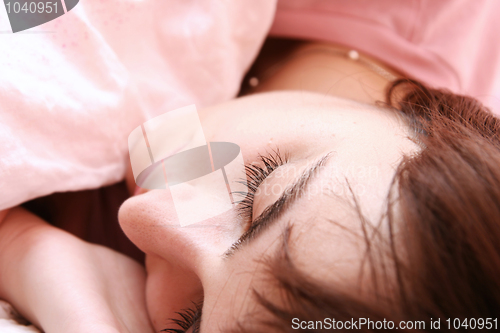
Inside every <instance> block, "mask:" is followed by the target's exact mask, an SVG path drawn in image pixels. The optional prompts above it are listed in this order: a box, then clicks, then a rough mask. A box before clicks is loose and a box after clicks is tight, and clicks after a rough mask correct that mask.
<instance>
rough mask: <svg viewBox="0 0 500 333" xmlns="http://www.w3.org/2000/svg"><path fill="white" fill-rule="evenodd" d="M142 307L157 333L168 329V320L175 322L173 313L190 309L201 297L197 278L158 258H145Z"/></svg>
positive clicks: (201, 289) (200, 286) (169, 322)
mask: <svg viewBox="0 0 500 333" xmlns="http://www.w3.org/2000/svg"><path fill="white" fill-rule="evenodd" d="M146 267H147V271H148V278H147V282H146V303H147V307H148V312H149V315H150V318H151V320H152V322H153V326H154V328H155V330H156V331H157V332H158V331H160V330H162V329H165V328H171V327H174V326H175V325H172V322H171V321H170V320H169V318H178V317H179V316H178V315H177V314H176V312H179V311H181V310H183V309H188V308H192V307H193V303H192V302H198V301H200V300H201V298H202V297H203V288H202V285H201V282H200V280H199V279H198V277H197V275H196V274H194V273H193V272H191V271H187V270H183V269H181V268H179V267H176V266H173V265H171V264H170V263H168V262H166V261H165V260H163V259H161V258H160V257H156V256H147V257H146Z"/></svg>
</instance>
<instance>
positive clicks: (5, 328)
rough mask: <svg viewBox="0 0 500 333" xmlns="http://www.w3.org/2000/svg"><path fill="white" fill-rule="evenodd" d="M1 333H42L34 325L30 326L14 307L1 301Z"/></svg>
mask: <svg viewBox="0 0 500 333" xmlns="http://www.w3.org/2000/svg"><path fill="white" fill-rule="evenodd" d="M0 332H1V333H40V331H39V330H38V329H37V328H36V327H35V326H33V325H29V323H27V322H26V321H25V320H24V319H22V318H21V317H20V316H19V314H18V313H17V312H16V311H15V310H14V309H13V308H12V306H11V305H10V304H8V303H6V302H4V301H2V300H0Z"/></svg>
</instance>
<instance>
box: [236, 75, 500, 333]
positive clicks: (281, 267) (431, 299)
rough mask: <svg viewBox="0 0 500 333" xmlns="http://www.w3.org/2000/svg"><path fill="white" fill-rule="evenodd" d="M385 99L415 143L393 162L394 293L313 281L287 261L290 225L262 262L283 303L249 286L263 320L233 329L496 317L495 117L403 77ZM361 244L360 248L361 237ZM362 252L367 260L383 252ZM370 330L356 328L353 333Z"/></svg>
mask: <svg viewBox="0 0 500 333" xmlns="http://www.w3.org/2000/svg"><path fill="white" fill-rule="evenodd" d="M400 96H402V97H400ZM387 101H388V102H387V104H388V106H389V107H392V108H394V109H397V110H398V112H400V113H401V114H402V115H403V116H404V117H405V118H406V120H407V122H408V125H409V126H410V127H411V128H412V129H413V130H414V132H415V133H417V134H416V140H417V141H418V142H419V144H420V145H421V146H422V150H421V151H420V152H419V153H418V154H416V155H414V156H411V157H405V158H404V160H403V162H402V163H401V164H400V165H399V167H398V169H397V172H396V175H395V177H394V180H393V183H392V186H391V193H390V194H389V196H388V206H387V224H386V225H385V226H386V227H387V228H388V231H389V240H388V242H387V241H386V242H385V244H386V245H387V244H388V246H386V247H387V248H388V249H389V250H388V252H389V255H388V256H387V258H388V260H389V263H390V265H391V270H392V272H393V275H392V276H393V277H395V278H393V279H392V280H393V281H394V286H391V287H393V288H394V290H395V293H394V295H392V296H391V297H383V296H381V295H382V294H378V297H376V298H366V297H364V298H362V297H358V296H355V295H352V294H349V293H346V292H344V291H342V290H341V289H340V288H336V287H335V286H327V285H324V284H322V283H321V282H319V281H315V280H313V279H312V278H311V276H310V275H308V274H306V273H305V272H302V271H301V270H299V269H298V268H297V267H296V266H294V263H293V261H292V260H291V258H290V254H289V251H288V242H287V239H288V236H289V232H290V231H289V232H288V235H286V237H285V240H284V246H283V248H282V250H281V252H280V253H279V255H278V256H277V257H276V258H274V260H272V261H271V262H270V263H269V269H270V272H271V274H272V276H273V279H274V280H275V281H276V283H277V284H278V286H279V290H280V291H281V292H282V295H283V299H282V300H285V302H283V301H282V302H281V303H282V304H278V303H276V302H273V301H271V300H269V299H266V297H264V296H263V295H262V294H261V293H259V292H257V291H254V295H255V297H256V298H257V300H258V302H259V303H260V304H261V305H262V306H263V308H264V309H265V310H266V313H267V314H268V315H269V314H270V316H267V317H266V318H268V319H262V320H258V318H252V321H249V320H247V319H248V318H244V321H242V322H240V324H239V326H238V327H237V328H236V331H239V332H264V331H266V332H269V331H277V332H296V331H297V329H296V328H295V329H294V328H293V327H292V320H294V318H299V319H300V321H306V322H318V321H324V319H325V318H332V319H333V318H334V319H335V320H336V321H349V322H350V321H351V320H352V319H354V320H356V319H358V318H367V319H368V318H369V319H370V320H371V321H373V322H376V321H383V320H384V319H385V320H386V321H393V322H394V323H396V324H395V326H396V327H397V325H398V323H399V322H400V321H423V322H425V324H424V325H425V328H424V327H422V326H420V327H414V328H415V329H414V331H430V330H432V331H438V329H437V328H436V327H435V328H434V329H431V327H430V321H431V318H432V321H434V322H435V321H437V320H438V319H440V323H441V330H446V331H450V330H451V331H453V330H455V331H464V330H467V329H470V328H471V327H470V326H469V324H473V322H472V321H471V320H469V321H466V322H464V321H463V320H464V319H466V318H474V320H475V321H474V323H475V324H476V327H479V326H477V325H478V319H479V318H482V319H483V323H485V321H484V320H485V319H487V318H491V320H493V319H495V318H498V316H499V315H500V136H499V134H500V122H499V119H497V118H496V117H494V116H493V115H492V113H491V112H490V111H489V110H488V109H487V108H485V107H484V106H482V105H481V103H480V102H478V101H477V100H475V99H473V98H470V97H467V96H460V95H455V94H453V93H450V92H448V91H444V90H437V89H430V88H428V87H426V86H424V85H422V84H420V83H418V82H415V81H412V80H407V79H402V80H398V81H396V82H394V83H393V84H392V85H391V86H390V88H389V89H388V92H387ZM396 208H397V209H396ZM360 218H361V221H362V222H363V221H364V219H363V217H362V216H360ZM396 225H397V229H398V234H397V240H396V237H395V233H394V229H395V228H396ZM366 241H367V245H369V244H368V242H370V240H369V238H368V237H367V238H366ZM396 243H397V245H396ZM381 244H382V243H381ZM368 248H371V249H372V250H371V251H369V253H368V254H367V255H368V256H376V255H378V254H379V253H382V252H381V251H374V250H373V247H370V246H368ZM386 253H387V251H386ZM371 259H373V258H371ZM369 262H370V263H371V265H372V266H373V267H372V269H373V271H374V272H375V274H373V275H372V278H373V279H375V278H376V276H380V275H381V274H382V275H384V274H385V275H387V273H386V272H385V270H386V268H387V267H386V266H384V265H380V264H375V263H376V262H377V263H381V262H383V261H382V260H378V261H377V260H369ZM387 281H388V280H387ZM387 283H390V282H387ZM373 284H374V285H376V283H373ZM374 292H376V290H375V291H374ZM455 318H459V319H460V323H458V322H457V321H456V319H455ZM447 319H449V320H450V321H449V322H446V320H447ZM480 322H481V321H479V323H480ZM490 322H491V321H490ZM464 323H466V324H468V326H467V327H465V325H464ZM491 323H492V325H493V324H495V325H498V323H496V321H495V322H491ZM449 324H450V327H449V328H450V329H448V325H449ZM487 326H488V325H487ZM493 328H494V326H493ZM374 329H375V327H374V326H371V327H370V326H368V325H365V326H363V327H358V330H357V331H360V332H365V331H372V330H374ZM330 330H331V329H327V328H323V329H321V328H317V327H316V328H311V329H306V330H305V331H308V332H322V331H330Z"/></svg>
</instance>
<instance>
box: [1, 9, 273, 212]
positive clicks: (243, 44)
mask: <svg viewBox="0 0 500 333" xmlns="http://www.w3.org/2000/svg"><path fill="white" fill-rule="evenodd" d="M275 5H276V4H275V1H273V0H238V1H220V0H204V1H174V0H162V1H154V0H143V1H136V0H106V1H101V0H85V1H80V3H79V4H78V5H77V6H76V7H75V8H74V9H73V10H71V11H70V12H68V13H67V14H65V15H63V16H61V17H59V18H57V19H55V20H53V21H51V22H48V23H46V24H43V25H41V26H38V27H35V28H32V29H29V30H27V31H26V32H20V33H16V34H12V33H2V34H0V47H1V52H0V73H1V76H0V175H1V176H0V190H1V192H2V194H1V195H0V210H1V209H5V208H8V207H12V206H15V205H18V204H20V203H22V202H24V201H27V200H29V199H32V198H35V197H39V196H43V195H47V194H50V193H53V192H58V191H71V190H81V189H87V188H94V187H99V186H103V185H106V184H110V183H113V182H116V181H118V180H120V179H122V178H123V177H124V172H125V165H126V160H127V158H128V155H127V154H128V151H127V136H128V134H129V133H130V131H131V130H132V129H134V128H135V127H136V126H138V125H139V124H141V123H142V122H144V121H145V120H146V119H148V118H151V117H154V116H155V115H158V114H162V113H164V112H166V111H168V110H173V109H176V108H178V107H182V106H185V105H188V104H196V105H197V107H199V108H200V107H204V106H207V105H211V104H214V103H219V102H222V101H225V100H228V99H230V98H232V97H234V96H235V94H236V93H237V91H238V88H239V84H240V80H241V78H242V76H243V74H244V72H245V71H246V69H247V68H248V66H249V65H250V64H251V62H252V60H253V59H254V57H255V56H256V54H257V52H258V50H259V47H260V45H261V44H262V42H263V40H264V38H265V36H266V34H267V31H268V30H269V28H270V26H271V23H272V18H273V15H274V10H275ZM9 30H10V26H9V21H8V18H7V14H6V11H0V31H3V32H6V31H9Z"/></svg>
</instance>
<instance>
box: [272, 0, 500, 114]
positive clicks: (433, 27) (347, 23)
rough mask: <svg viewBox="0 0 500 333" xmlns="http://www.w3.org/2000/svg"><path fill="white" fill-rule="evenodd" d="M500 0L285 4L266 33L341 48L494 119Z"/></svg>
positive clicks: (499, 93) (498, 99) (289, 0)
mask: <svg viewBox="0 0 500 333" xmlns="http://www.w3.org/2000/svg"><path fill="white" fill-rule="evenodd" d="M499 15H500V1H498V0H474V1H471V0H439V1H436V0H413V1H410V0H404V1H396V0H376V1H375V0H283V1H279V2H278V9H277V13H276V17H275V21H274V23H273V26H272V28H271V35H274V36H281V37H293V38H304V39H313V40H322V41H330V42H335V43H339V44H343V45H346V46H349V47H352V48H355V49H357V50H360V51H363V52H365V53H367V54H370V55H372V56H373V57H375V58H378V59H379V60H381V61H384V62H386V63H389V64H391V65H392V66H393V67H395V68H396V69H398V70H400V71H401V72H404V73H406V74H407V75H409V76H411V77H413V78H415V79H418V80H420V81H422V82H426V83H428V84H430V85H432V86H435V87H445V88H448V89H450V90H452V91H454V92H456V93H462V94H467V95H471V96H473V97H476V98H478V99H479V100H481V101H483V103H485V104H486V105H487V106H489V107H491V108H492V111H493V112H495V113H496V114H497V115H498V114H500V40H499V38H498V33H499V32H500V19H499Z"/></svg>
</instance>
